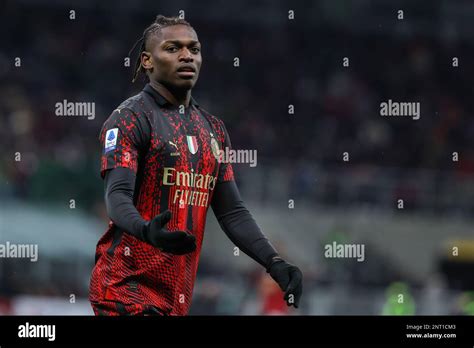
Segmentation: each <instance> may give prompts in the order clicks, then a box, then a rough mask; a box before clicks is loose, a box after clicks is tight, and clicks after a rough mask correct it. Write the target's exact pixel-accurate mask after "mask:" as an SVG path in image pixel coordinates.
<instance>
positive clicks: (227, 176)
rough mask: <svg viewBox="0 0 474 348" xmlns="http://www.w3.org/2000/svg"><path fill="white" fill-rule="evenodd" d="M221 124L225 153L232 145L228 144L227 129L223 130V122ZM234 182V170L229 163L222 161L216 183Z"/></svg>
mask: <svg viewBox="0 0 474 348" xmlns="http://www.w3.org/2000/svg"><path fill="white" fill-rule="evenodd" d="M220 123H221V130H222V135H223V148H222V150H223V151H226V148H228V149H229V150H231V149H232V144H231V142H230V137H229V133H227V129H226V128H225V125H224V122H220ZM233 180H234V170H233V168H232V164H231V163H229V162H225V161H223V162H222V163H221V164H220V167H219V175H218V177H217V183H221V182H226V181H233Z"/></svg>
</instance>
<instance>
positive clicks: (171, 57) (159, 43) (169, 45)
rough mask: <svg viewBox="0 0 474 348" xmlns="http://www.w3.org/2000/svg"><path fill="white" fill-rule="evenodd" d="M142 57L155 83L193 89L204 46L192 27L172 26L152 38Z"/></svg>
mask: <svg viewBox="0 0 474 348" xmlns="http://www.w3.org/2000/svg"><path fill="white" fill-rule="evenodd" d="M147 49H148V50H150V51H148V52H149V53H146V52H145V53H143V54H142V57H141V59H142V65H143V66H144V67H145V69H147V70H148V71H149V73H150V74H149V77H150V80H155V81H157V82H159V83H161V84H162V85H164V86H165V87H167V88H169V89H178V90H183V89H184V90H188V89H191V88H193V87H194V85H195V84H196V81H197V79H198V77H199V70H200V69H201V63H202V57H201V44H200V43H199V41H198V37H197V34H196V32H195V31H194V29H193V28H191V27H188V26H187V25H173V26H170V27H166V28H163V29H161V31H160V32H159V33H158V34H157V35H153V36H152V39H151V40H150V42H149V45H148V47H147Z"/></svg>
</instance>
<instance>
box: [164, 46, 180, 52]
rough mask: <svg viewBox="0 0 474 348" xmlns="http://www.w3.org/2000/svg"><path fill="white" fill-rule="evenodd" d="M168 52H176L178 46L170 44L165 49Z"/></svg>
mask: <svg viewBox="0 0 474 348" xmlns="http://www.w3.org/2000/svg"><path fill="white" fill-rule="evenodd" d="M166 50H167V51H168V52H176V51H177V50H178V47H176V46H170V47H168V48H167V49H166Z"/></svg>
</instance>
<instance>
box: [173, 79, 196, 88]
mask: <svg viewBox="0 0 474 348" xmlns="http://www.w3.org/2000/svg"><path fill="white" fill-rule="evenodd" d="M195 84H196V80H194V79H189V80H186V79H179V80H177V81H176V82H175V84H174V86H175V88H176V89H180V90H182V89H186V90H187V89H192V88H193V87H194V85H195Z"/></svg>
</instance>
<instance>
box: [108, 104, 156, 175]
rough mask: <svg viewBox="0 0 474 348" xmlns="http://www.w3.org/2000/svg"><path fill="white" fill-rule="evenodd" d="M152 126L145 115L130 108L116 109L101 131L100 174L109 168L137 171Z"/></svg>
mask: <svg viewBox="0 0 474 348" xmlns="http://www.w3.org/2000/svg"><path fill="white" fill-rule="evenodd" d="M149 139H150V128H149V125H148V123H147V121H146V120H145V117H143V116H142V117H140V116H138V115H136V114H135V113H134V112H132V111H131V110H129V109H115V110H114V111H113V112H112V114H111V115H110V116H109V118H108V119H107V120H106V121H105V123H104V125H103V126H102V130H101V132H100V136H99V140H100V144H101V151H102V153H101V165H100V175H101V177H102V178H104V176H105V173H106V171H107V170H110V169H114V168H118V167H121V168H129V169H130V170H132V171H133V172H134V173H135V174H136V173H137V168H138V161H139V157H140V155H141V154H142V153H143V152H144V151H145V150H146V146H148V144H149Z"/></svg>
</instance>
